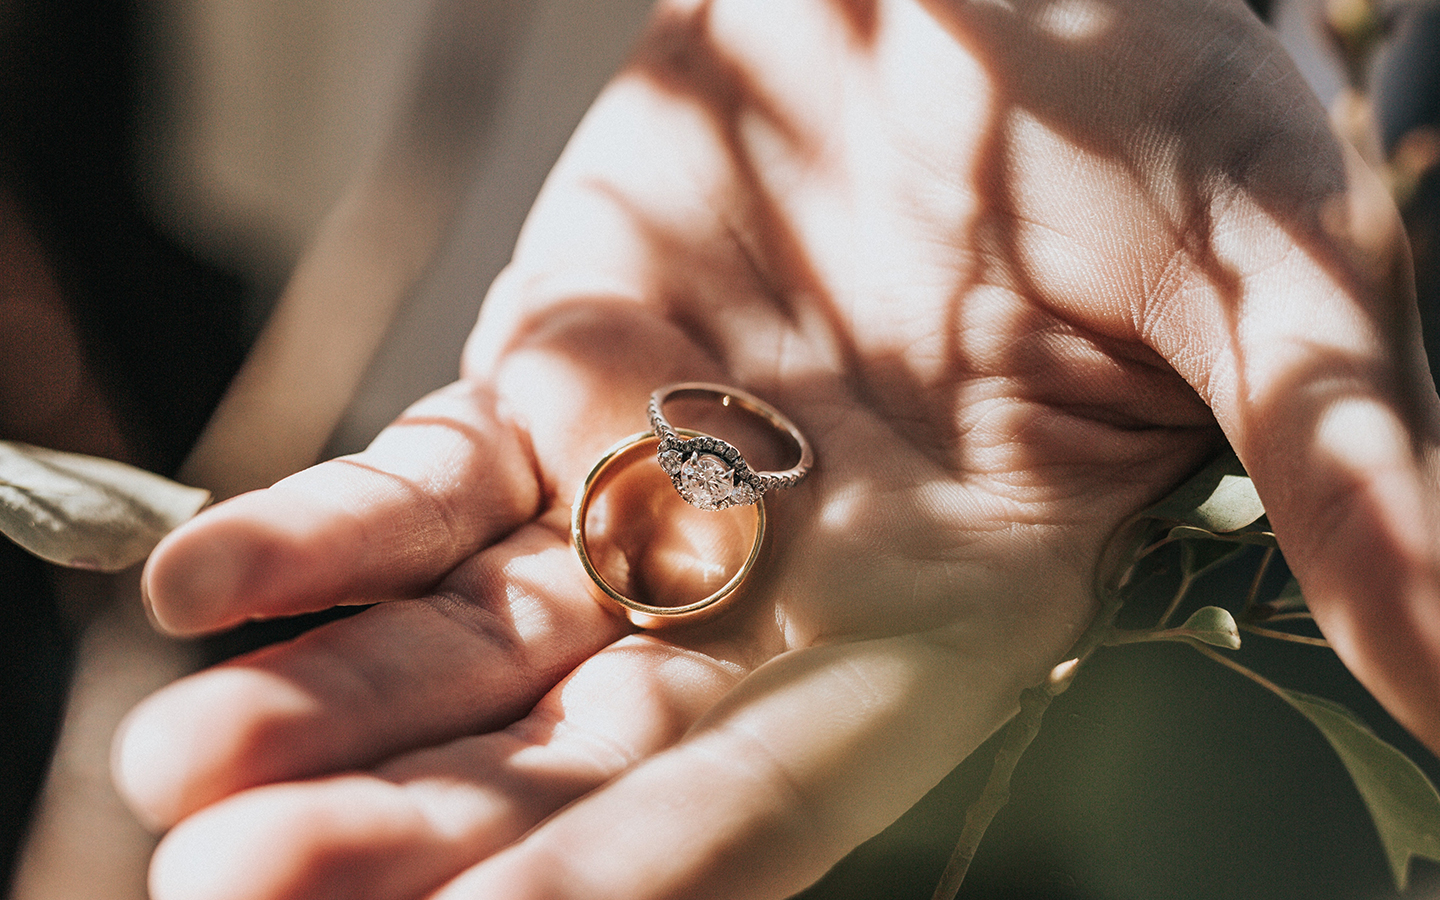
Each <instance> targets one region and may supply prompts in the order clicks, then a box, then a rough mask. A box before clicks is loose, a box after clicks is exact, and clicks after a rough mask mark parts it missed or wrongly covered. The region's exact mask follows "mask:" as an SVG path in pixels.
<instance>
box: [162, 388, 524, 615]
mask: <svg viewBox="0 0 1440 900" xmlns="http://www.w3.org/2000/svg"><path fill="white" fill-rule="evenodd" d="M539 504H540V494H539V487H538V482H537V476H536V473H535V471H534V466H533V464H532V461H531V457H530V453H529V449H528V445H527V444H526V442H525V440H524V439H523V437H522V436H521V435H520V434H519V433H518V432H517V430H516V429H515V428H514V427H513V426H512V425H511V424H510V423H509V421H508V418H507V416H506V415H505V414H504V412H503V411H502V410H501V409H499V408H498V407H497V404H496V403H495V401H494V399H493V398H492V397H491V396H489V395H488V394H487V393H486V392H485V391H483V390H482V389H479V388H475V387H471V386H468V385H465V384H456V385H452V386H450V387H449V388H446V389H444V390H442V391H439V392H437V393H436V394H433V395H431V396H430V397H428V398H426V399H424V400H422V401H420V402H419V403H417V404H416V405H415V406H413V407H412V408H411V409H410V410H409V411H408V412H407V413H406V414H405V415H404V416H402V417H401V418H400V419H399V420H398V421H397V422H396V423H395V424H393V425H391V426H390V427H389V428H387V429H386V430H385V431H384V432H383V433H381V435H380V436H379V437H377V438H376V440H375V442H374V443H373V444H372V445H371V446H370V447H369V448H368V449H367V450H365V451H364V452H363V453H360V454H358V455H355V456H352V457H346V458H344V459H339V460H334V461H331V462H327V463H323V464H321V465H319V466H316V467H314V468H312V469H308V470H306V471H304V472H301V473H299V474H297V475H294V476H292V477H290V478H287V479H285V480H283V481H281V482H279V483H278V484H276V485H275V486H274V487H271V488H269V489H267V490H263V491H256V492H253V493H250V494H245V495H242V496H240V497H236V498H234V499H232V500H230V501H228V502H225V503H222V504H220V505H218V506H216V507H214V508H213V509H211V510H208V511H206V512H205V513H203V514H202V515H200V516H198V517H197V518H195V519H194V520H192V521H191V522H189V523H188V524H187V525H185V526H184V527H182V528H180V529H178V530H177V531H175V532H174V533H172V534H171V535H170V536H169V537H167V538H166V539H165V541H163V542H162V543H161V544H160V546H159V547H157V548H156V550H155V552H154V553H153V554H152V556H151V558H150V562H149V563H148V565H147V566H146V569H145V574H144V588H145V596H146V599H147V603H148V604H149V606H150V609H151V611H152V614H153V617H154V619H155V620H156V622H157V623H158V624H159V625H161V626H162V627H164V628H166V629H167V630H169V631H172V632H178V633H187V634H188V633H197V632H204V631H214V630H218V629H221V628H225V627H228V626H231V625H235V624H237V623H239V622H242V621H244V620H246V619H250V618H256V617H265V616H282V615H293V614H296V613H302V612H310V611H314V610H320V609H326V608H328V607H330V606H334V605H336V604H345V603H364V602H368V601H375V600H383V599H390V598H393V597H405V596H417V595H419V594H420V593H423V592H424V591H425V590H426V589H428V588H429V587H430V586H431V585H433V584H434V583H435V582H436V581H437V580H438V579H439V578H440V577H442V576H443V575H444V574H445V573H446V572H448V571H449V570H450V569H451V568H453V567H454V566H455V565H456V564H457V563H458V562H460V560H462V559H465V558H466V557H467V556H469V555H471V554H473V553H474V552H475V551H477V550H478V549H480V548H481V547H483V546H485V545H487V544H489V543H490V542H492V541H494V540H496V539H497V538H498V537H500V536H502V535H504V534H505V533H507V532H509V531H511V530H512V529H514V528H515V527H516V526H517V525H518V524H519V523H520V522H522V521H525V520H527V519H529V518H530V517H532V516H533V515H534V514H535V511H536V509H537V508H538V506H539Z"/></svg>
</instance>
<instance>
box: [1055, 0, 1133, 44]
mask: <svg viewBox="0 0 1440 900" xmlns="http://www.w3.org/2000/svg"><path fill="white" fill-rule="evenodd" d="M1114 21H1115V11H1114V10H1112V9H1111V8H1110V7H1108V6H1106V5H1105V4H1103V3H1100V2H1097V0H1057V2H1055V3H1051V4H1050V5H1049V6H1047V7H1045V9H1044V10H1042V11H1041V13H1040V16H1039V19H1038V20H1037V23H1036V24H1038V25H1039V26H1040V29H1041V30H1042V31H1044V32H1045V33H1047V34H1049V35H1050V36H1052V37H1056V38H1059V39H1060V40H1062V41H1088V40H1092V39H1094V38H1096V37H1099V36H1100V35H1101V34H1102V33H1104V32H1105V31H1108V30H1109V29H1110V26H1111V25H1112V24H1113V23H1114Z"/></svg>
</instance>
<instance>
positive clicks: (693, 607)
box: [570, 429, 765, 628]
mask: <svg viewBox="0 0 1440 900" xmlns="http://www.w3.org/2000/svg"><path fill="white" fill-rule="evenodd" d="M677 432H678V433H680V434H684V435H686V436H689V437H700V436H702V435H700V433H699V432H693V431H686V430H681V429H677ZM659 443H660V438H658V437H656V436H655V434H653V433H649V432H647V433H644V434H637V435H633V436H631V437H628V438H626V439H625V440H623V441H621V442H620V443H618V444H616V445H615V446H614V447H611V448H610V449H609V450H607V451H606V452H605V454H604V455H603V456H601V457H600V460H599V462H597V463H595V465H594V467H593V468H591V470H590V474H588V475H586V476H585V480H584V482H582V483H581V485H580V489H579V491H578V492H576V495H575V503H574V505H573V506H572V507H571V511H570V543H571V545H572V546H573V547H574V548H575V555H576V556H578V557H580V565H581V566H583V567H584V569H585V574H586V575H589V576H590V580H591V582H593V583H594V585H595V587H596V588H597V589H598V590H597V594H596V596H597V598H598V599H599V600H601V602H602V603H603V604H605V605H607V606H609V607H610V608H611V609H612V610H613V611H615V612H618V613H620V614H622V615H624V616H625V617H626V618H628V619H629V620H630V622H631V623H632V624H634V625H635V626H637V627H639V628H663V627H666V626H669V625H678V624H680V623H682V622H695V621H698V620H701V619H705V618H708V617H709V616H712V615H714V614H715V613H717V612H719V611H720V610H721V608H723V607H724V605H725V602H726V601H727V600H730V599H732V598H733V597H734V596H735V594H736V592H737V591H739V590H740V587H741V585H743V584H744V583H745V580H746V579H747V578H749V577H750V573H751V572H752V571H754V569H755V564H756V562H757V561H758V560H759V559H760V551H761V548H762V547H763V546H764V544H765V502H764V500H763V499H760V498H757V499H756V501H755V503H753V504H751V508H752V509H754V510H755V540H754V542H753V543H752V544H751V547H750V552H749V554H748V555H747V556H746V557H745V561H744V562H743V563H742V564H741V565H740V568H739V569H738V570H736V572H735V574H733V575H731V576H730V578H729V579H728V580H727V581H726V582H725V583H724V584H723V585H721V586H720V588H719V590H717V591H715V592H714V593H712V594H710V595H709V596H707V597H704V598H702V599H700V600H696V601H695V602H693V603H686V604H684V605H682V606H654V605H652V604H649V603H642V602H641V601H639V600H636V599H635V598H633V597H629V596H626V595H625V594H624V593H622V592H621V591H619V590H618V589H617V588H616V587H615V586H614V585H612V584H611V583H610V582H609V581H607V580H606V578H605V576H604V575H602V574H601V573H600V571H599V569H597V568H596V567H595V563H594V561H593V560H592V559H591V558H590V548H589V543H588V537H587V535H586V524H585V520H586V516H587V513H588V512H589V511H590V504H591V502H592V501H594V499H595V497H596V495H597V494H599V493H600V491H601V490H602V489H603V488H604V487H605V485H606V484H607V483H608V481H609V478H608V477H607V476H609V475H611V474H612V473H614V472H616V471H619V469H621V468H623V466H624V464H626V463H629V462H631V461H632V460H636V459H641V458H648V457H653V456H654V453H655V447H656V446H657V445H658V444H659Z"/></svg>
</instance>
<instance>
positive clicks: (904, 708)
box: [435, 637, 1041, 900]
mask: <svg viewBox="0 0 1440 900" xmlns="http://www.w3.org/2000/svg"><path fill="white" fill-rule="evenodd" d="M982 657H985V658H982ZM1016 668H1017V667H1016V666H1014V665H1013V663H1012V664H1009V665H1000V664H999V660H998V659H997V658H995V657H994V656H993V655H990V654H981V655H971V654H965V653H961V652H958V651H956V650H954V649H953V648H951V647H949V646H947V644H946V642H941V641H932V640H927V639H925V638H917V637H909V638H897V639H885V640H877V641H871V642H867V643H863V644H852V645H845V646H829V647H823V648H814V649H810V650H805V651H801V652H799V653H796V654H792V655H788V656H783V657H780V658H779V659H777V660H775V661H774V662H772V663H770V664H768V665H767V666H765V667H763V668H761V669H760V670H758V671H757V672H756V673H754V674H753V675H752V676H751V677H750V678H748V679H747V680H746V681H745V682H743V683H742V684H741V685H740V686H739V687H737V689H736V690H735V691H733V692H732V693H731V694H729V695H727V697H726V699H725V700H723V701H722V702H721V704H720V705H719V706H718V707H717V708H716V709H715V710H714V711H712V713H711V714H709V715H707V717H706V718H705V719H704V720H702V721H701V722H700V723H699V724H697V726H696V728H695V729H693V730H692V732H691V733H690V734H689V735H688V736H687V737H686V738H685V740H684V741H682V742H681V743H680V744H678V745H677V746H676V747H675V748H673V749H671V750H669V751H666V752H664V753H661V754H657V755H656V756H654V757H652V758H651V759H649V760H647V761H646V762H644V763H642V764H641V765H639V766H637V767H635V768H634V769H632V770H630V771H629V772H628V773H627V774H625V775H623V776H621V777H620V778H618V779H616V780H614V781H612V782H611V783H609V784H608V785H606V786H605V787H603V788H601V789H599V790H597V791H595V792H593V793H592V794H590V795H588V796H586V797H585V798H584V799H582V800H579V801H577V802H576V803H574V804H572V805H571V806H569V807H567V808H566V809H565V810H563V811H562V812H560V813H558V814H557V815H555V816H554V817H552V818H551V819H550V820H548V821H547V822H546V823H544V824H543V825H541V826H540V827H539V828H537V829H536V830H534V831H533V832H531V833H530V834H529V835H527V836H526V837H525V839H524V840H522V841H521V842H519V843H518V844H515V845H513V846H511V847H510V848H508V849H506V850H504V851H502V852H501V853H499V854H497V855H495V856H494V857H492V858H490V859H489V860H487V861H485V862H482V863H481V864H479V865H477V866H476V867H474V868H473V869H471V870H470V871H468V872H466V873H465V874H463V875H461V876H460V877H459V878H457V879H456V880H455V881H453V882H452V883H450V884H449V885H447V886H446V887H445V888H444V889H442V890H441V891H439V892H438V893H437V894H436V895H435V898H436V900H460V898H465V900H470V898H476V897H505V898H506V900H542V898H543V900H567V898H582V897H583V898H586V900H604V898H626V900H659V898H686V900H696V898H706V897H715V898H722V897H723V898H730V900H744V898H772V900H773V898H780V897H787V896H790V895H792V894H793V893H795V892H796V891H798V890H800V889H801V888H803V887H805V886H806V885H808V884H810V883H811V882H813V881H814V880H815V879H817V878H819V877H820V875H822V874H823V873H824V872H825V871H826V870H827V869H828V868H829V867H830V866H832V865H833V864H834V863H835V862H836V861H837V860H839V858H840V857H841V856H843V855H844V854H845V853H846V852H848V851H849V850H850V849H852V848H853V847H854V846H855V845H856V844H858V843H859V842H861V841H862V840H864V839H866V838H868V837H870V836H872V835H873V834H875V833H877V832H878V831H880V830H881V829H882V828H883V827H884V826H885V825H887V824H889V823H890V822H891V821H893V820H894V819H895V818H896V817H898V816H899V815H900V814H901V813H902V812H904V810H905V809H907V808H908V807H909V806H910V805H912V804H913V803H914V802H915V801H916V800H918V799H919V797H920V796H921V795H922V794H923V793H924V792H925V791H926V790H928V789H929V788H930V787H933V786H934V784H935V783H936V782H938V781H939V780H940V778H941V777H943V775H944V774H945V773H946V772H947V771H949V770H950V768H952V767H953V766H954V765H955V764H956V763H957V762H958V761H959V760H960V759H961V758H963V757H964V756H965V755H966V754H967V753H969V752H970V751H971V750H973V749H974V748H975V747H976V746H977V745H978V744H979V743H980V742H981V741H982V740H983V739H984V738H985V737H986V736H987V735H988V734H990V733H991V732H992V731H993V729H995V728H996V727H997V726H998V725H999V724H1000V723H1001V722H1002V721H1003V720H1004V718H1005V717H1006V716H1008V715H1009V714H1010V712H1011V711H1012V708H1013V706H1014V704H1015V701H1016V697H1017V696H1018V693H1019V690H1020V688H1019V687H1018V684H1020V683H1021V682H1023V681H1024V680H1026V679H1029V678H1033V679H1034V680H1036V681H1038V680H1039V679H1040V677H1041V675H1040V674H1037V673H1033V672H1027V673H1017V672H1016V671H1015V670H1016ZM1001 672H1007V673H1010V674H1007V675H1001V674H999V673H1001Z"/></svg>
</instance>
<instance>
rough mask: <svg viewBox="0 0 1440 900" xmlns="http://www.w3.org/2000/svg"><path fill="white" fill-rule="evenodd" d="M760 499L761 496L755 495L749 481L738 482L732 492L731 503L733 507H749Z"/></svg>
mask: <svg viewBox="0 0 1440 900" xmlns="http://www.w3.org/2000/svg"><path fill="white" fill-rule="evenodd" d="M759 499H760V495H759V494H757V493H755V489H754V488H753V487H751V486H750V483H749V482H748V481H739V482H736V484H735V489H734V490H733V491H731V492H730V503H731V505H733V506H748V505H750V504H751V503H754V502H755V501H756V500H759Z"/></svg>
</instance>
